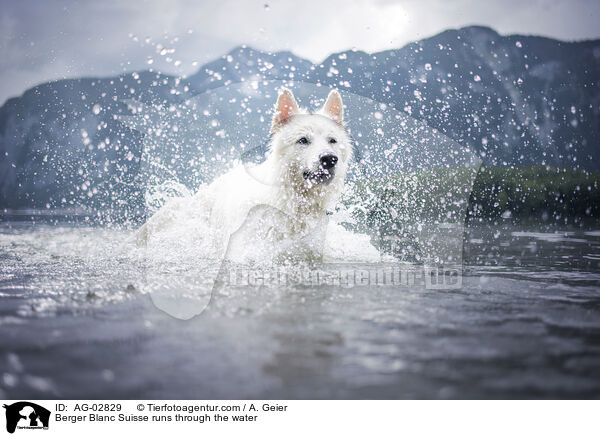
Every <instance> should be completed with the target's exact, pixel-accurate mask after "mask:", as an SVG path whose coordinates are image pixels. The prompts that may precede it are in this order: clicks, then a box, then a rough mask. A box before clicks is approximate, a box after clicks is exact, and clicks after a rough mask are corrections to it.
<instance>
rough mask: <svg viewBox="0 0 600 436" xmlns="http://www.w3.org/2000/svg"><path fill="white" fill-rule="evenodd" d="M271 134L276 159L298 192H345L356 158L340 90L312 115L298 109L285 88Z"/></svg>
mask: <svg viewBox="0 0 600 436" xmlns="http://www.w3.org/2000/svg"><path fill="white" fill-rule="evenodd" d="M271 133H272V140H271V154H272V157H273V158H274V159H275V160H276V161H277V162H278V165H279V166H280V167H281V168H282V170H283V171H284V174H283V175H282V177H284V178H286V179H288V180H287V182H288V183H289V182H291V185H292V186H294V188H295V190H296V191H300V192H304V193H308V192H315V193H320V194H321V195H322V194H325V193H326V192H327V191H339V190H341V188H342V186H343V182H344V178H345V176H346V171H347V168H348V163H349V161H350V159H351V158H352V142H351V140H350V136H349V135H348V133H347V132H346V129H345V127H344V109H343V105H342V97H341V96H340V94H339V93H338V92H337V91H331V92H330V93H329V96H328V97H327V101H326V102H325V105H324V106H323V108H322V109H321V110H319V111H318V112H316V113H313V114H309V113H306V112H305V111H302V110H300V109H299V108H298V104H297V103H296V100H295V98H294V95H293V94H292V92H291V91H289V90H288V89H283V90H282V91H281V92H280V94H279V97H278V99H277V104H276V105H275V115H274V116H273V123H272V126H271Z"/></svg>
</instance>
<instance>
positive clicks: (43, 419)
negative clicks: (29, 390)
mask: <svg viewBox="0 0 600 436" xmlns="http://www.w3.org/2000/svg"><path fill="white" fill-rule="evenodd" d="M4 408H5V409H6V431H8V432H9V433H14V432H15V430H16V429H19V430H22V429H26V430H39V429H43V430H47V429H48V424H49V422H50V411H49V410H48V409H46V408H44V407H42V406H40V405H38V404H35V403H31V402H29V401H19V402H17V403H13V404H10V405H7V404H5V405H4Z"/></svg>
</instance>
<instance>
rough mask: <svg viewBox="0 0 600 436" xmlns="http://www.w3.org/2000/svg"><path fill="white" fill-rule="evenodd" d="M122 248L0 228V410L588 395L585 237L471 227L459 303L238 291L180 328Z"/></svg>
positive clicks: (598, 384)
mask: <svg viewBox="0 0 600 436" xmlns="http://www.w3.org/2000/svg"><path fill="white" fill-rule="evenodd" d="M130 233H131V232H130V231H129V230H123V229H114V228H103V227H97V226H93V225H86V224H85V223H84V224H65V223H63V224H56V223H54V224H50V223H44V222H40V221H39V220H33V219H32V220H23V219H21V220H5V221H3V222H2V223H0V398H5V399H16V398H28V399H42V398H49V399H52V398H66V399H79V398H86V399H150V398H161V399H170V398H179V399H182V398H185V399H204V398H211V399H221V398H223V399H226V398H256V399H259V398H260V399H275V398H276V399H300V398H323V399H346V398H348V399H350V398H358V399H371V398H372V399H379V398H401V399H416V398H433V399H437V398H441V399H446V398H449V399H451V398H458V399H465V398H494V399H497V398H600V231H598V228H594V227H592V228H583V229H582V228H559V227H548V228H540V227H539V226H534V227H531V226H516V225H510V224H506V225H478V226H473V227H470V228H468V229H467V230H466V232H465V238H464V270H463V277H462V288H460V289H454V290H433V289H426V288H425V287H423V286H414V287H411V286H399V287H385V286H383V287H381V286H355V287H351V288H348V287H334V286H317V287H311V286H295V287H294V286H287V287H285V288H277V287H265V288H261V287H247V288H242V289H236V290H235V291H231V292H227V291H224V292H223V293H222V295H220V296H216V298H214V301H211V303H210V304H209V306H208V308H207V309H206V310H205V311H204V312H203V313H201V314H200V315H198V316H196V317H194V318H193V319H191V320H187V321H184V320H180V319H176V318H173V317H171V316H169V315H168V314H166V313H165V312H163V311H161V310H159V309H157V307H156V306H155V305H154V304H153V303H152V299H151V298H150V296H149V295H148V294H146V293H144V292H143V291H142V290H141V287H140V285H139V282H140V278H143V276H144V274H145V273H146V272H147V271H145V266H144V263H143V261H142V260H136V259H135V258H132V257H131V256H126V255H122V254H120V252H119V250H118V247H119V245H120V244H122V242H123V241H124V240H126V239H127V237H128V236H129V235H130ZM167 280H168V277H167Z"/></svg>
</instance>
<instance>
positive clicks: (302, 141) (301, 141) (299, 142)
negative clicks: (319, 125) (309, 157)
mask: <svg viewBox="0 0 600 436" xmlns="http://www.w3.org/2000/svg"><path fill="white" fill-rule="evenodd" d="M297 143H298V144H308V138H307V137H306V136H303V137H302V138H300V139H298V141H297Z"/></svg>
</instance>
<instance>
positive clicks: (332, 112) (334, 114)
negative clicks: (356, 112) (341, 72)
mask: <svg viewBox="0 0 600 436" xmlns="http://www.w3.org/2000/svg"><path fill="white" fill-rule="evenodd" d="M322 112H323V114H325V115H327V116H328V117H330V118H331V119H332V120H333V121H335V122H336V123H339V124H343V122H344V106H343V105H342V96H341V95H340V93H339V92H337V91H336V90H333V91H331V92H330V93H329V96H328V97H327V101H326V102H325V106H323V109H322Z"/></svg>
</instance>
